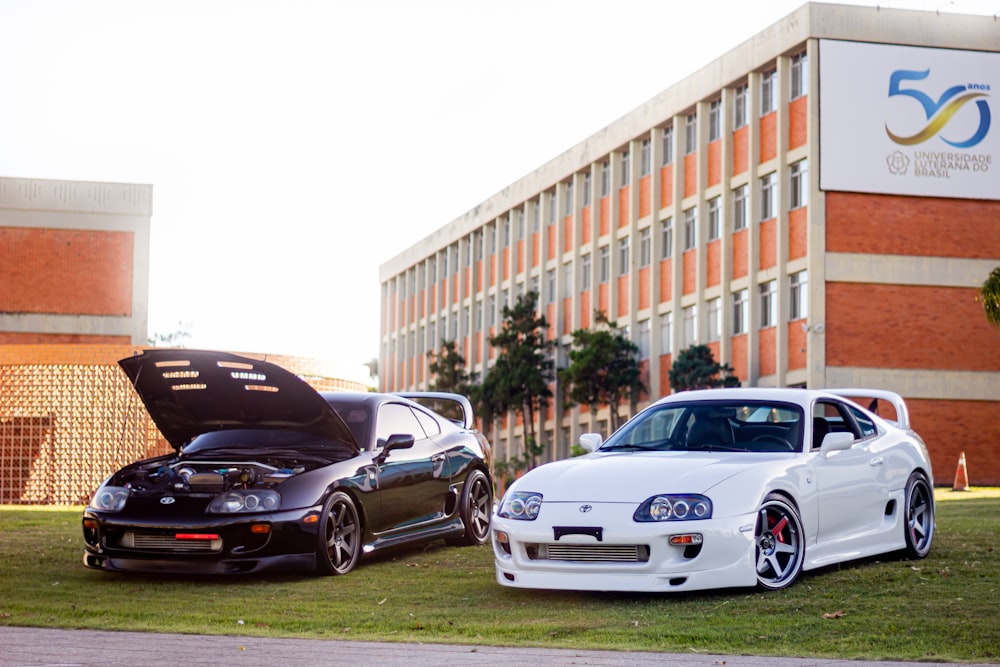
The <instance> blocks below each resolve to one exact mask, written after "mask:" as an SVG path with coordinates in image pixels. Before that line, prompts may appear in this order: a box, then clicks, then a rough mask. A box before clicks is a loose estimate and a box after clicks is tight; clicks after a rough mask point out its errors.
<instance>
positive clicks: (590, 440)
mask: <svg viewBox="0 0 1000 667" xmlns="http://www.w3.org/2000/svg"><path fill="white" fill-rule="evenodd" d="M603 443H604V438H602V437H601V434H600V433H584V434H583V435H581V436H580V446H581V447H583V448H584V449H586V450H587V451H588V452H592V451H594V450H595V449H597V448H598V447H600V446H601V445H602V444H603Z"/></svg>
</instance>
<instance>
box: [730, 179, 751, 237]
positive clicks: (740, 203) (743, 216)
mask: <svg viewBox="0 0 1000 667" xmlns="http://www.w3.org/2000/svg"><path fill="white" fill-rule="evenodd" d="M748 204H749V202H748V200H747V186H746V185H741V186H739V187H738V188H735V189H734V190H733V231H734V232H738V231H739V230H741V229H746V227H747V219H748V218H749V217H750V216H748V215H747V206H748Z"/></svg>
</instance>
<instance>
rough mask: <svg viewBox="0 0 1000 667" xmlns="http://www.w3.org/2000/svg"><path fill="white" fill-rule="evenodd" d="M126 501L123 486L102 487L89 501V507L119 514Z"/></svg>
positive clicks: (126, 493) (126, 491) (125, 491)
mask: <svg viewBox="0 0 1000 667" xmlns="http://www.w3.org/2000/svg"><path fill="white" fill-rule="evenodd" d="M126 500H128V489H126V488H125V487H124V486H102V487H101V488H99V489H97V491H96V492H95V493H94V497H93V498H91V499H90V505H89V507H90V508H91V509H95V510H100V511H102V512H121V511H122V510H123V509H125V501H126Z"/></svg>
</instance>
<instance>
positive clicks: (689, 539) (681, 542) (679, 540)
mask: <svg viewBox="0 0 1000 667" xmlns="http://www.w3.org/2000/svg"><path fill="white" fill-rule="evenodd" d="M667 541H668V542H670V544H672V545H674V546H675V547H683V546H687V545H689V544H701V542H702V537H701V533H687V534H686V535H671V536H670V538H669V539H668V540H667Z"/></svg>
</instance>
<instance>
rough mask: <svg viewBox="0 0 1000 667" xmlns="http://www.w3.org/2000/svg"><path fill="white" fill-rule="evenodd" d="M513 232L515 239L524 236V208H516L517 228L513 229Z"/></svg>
mask: <svg viewBox="0 0 1000 667" xmlns="http://www.w3.org/2000/svg"><path fill="white" fill-rule="evenodd" d="M514 234H515V235H516V237H517V240H518V241H520V240H521V239H523V238H524V209H523V208H519V209H517V229H515V230H514Z"/></svg>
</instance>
